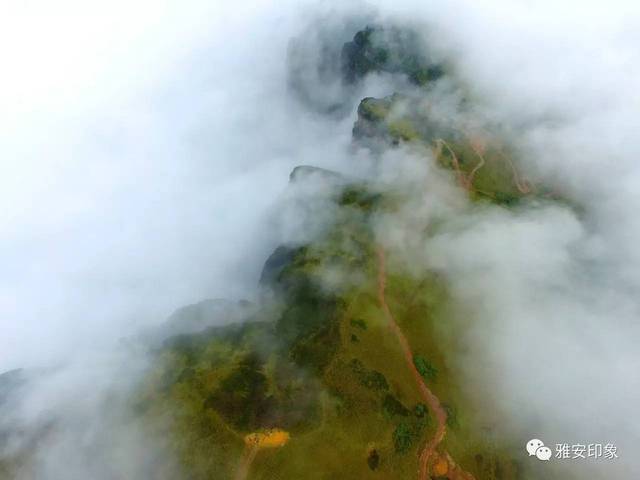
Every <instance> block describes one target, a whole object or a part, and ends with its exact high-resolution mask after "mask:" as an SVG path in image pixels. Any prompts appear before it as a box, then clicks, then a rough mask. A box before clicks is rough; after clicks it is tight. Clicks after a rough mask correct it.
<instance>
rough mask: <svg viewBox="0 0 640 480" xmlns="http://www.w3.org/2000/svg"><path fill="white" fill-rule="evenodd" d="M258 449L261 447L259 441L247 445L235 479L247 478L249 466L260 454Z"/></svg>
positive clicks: (242, 479)
mask: <svg viewBox="0 0 640 480" xmlns="http://www.w3.org/2000/svg"><path fill="white" fill-rule="evenodd" d="M258 450H260V447H259V445H258V444H257V443H255V444H253V445H247V446H246V447H245V449H244V454H243V455H242V460H241V461H240V466H239V467H238V471H237V472H236V477H235V480H245V479H246V478H247V475H248V474H249V468H250V467H251V464H252V463H253V461H254V460H255V458H256V455H257V454H258Z"/></svg>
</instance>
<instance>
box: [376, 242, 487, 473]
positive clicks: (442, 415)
mask: <svg viewBox="0 0 640 480" xmlns="http://www.w3.org/2000/svg"><path fill="white" fill-rule="evenodd" d="M377 255H378V301H379V303H380V308H382V311H383V312H384V315H385V317H386V319H387V321H388V322H389V327H390V328H391V330H392V331H393V333H394V334H395V335H396V338H397V339H398V343H400V348H401V349H402V353H403V354H404V358H405V361H406V362H407V367H408V368H409V370H411V373H412V374H413V377H414V379H415V381H416V384H417V386H418V389H419V391H420V395H421V396H422V398H423V399H424V401H425V403H426V404H427V406H428V407H429V409H430V410H431V411H432V412H433V413H434V415H435V417H436V422H437V424H436V431H435V433H434V435H433V438H431V440H429V441H428V442H427V443H426V445H425V446H424V448H423V449H422V452H421V453H420V462H419V463H420V468H419V476H418V479H419V480H428V479H429V465H430V461H431V459H432V457H436V456H439V455H438V453H437V452H436V448H437V447H438V445H440V443H441V442H442V440H443V439H444V436H445V435H446V433H447V413H446V411H445V410H444V408H443V407H442V404H441V403H440V400H439V399H438V397H437V396H436V395H435V394H434V393H433V392H432V391H431V390H430V389H429V387H428V386H427V384H426V383H425V381H424V379H423V378H422V375H420V373H419V372H418V370H417V369H416V366H415V364H414V362H413V352H412V351H411V346H410V345H409V341H408V340H407V337H405V335H404V333H403V332H402V329H401V328H400V326H399V325H398V322H396V320H395V318H394V317H393V314H392V313H391V309H390V308H389V305H388V304H387V300H386V296H385V290H386V283H387V273H386V257H385V253H384V250H383V249H382V248H380V247H378V249H377ZM442 458H444V459H445V461H446V464H447V471H448V472H449V473H448V476H447V478H450V479H462V480H475V479H474V477H473V475H471V474H470V473H468V472H465V471H464V470H462V469H461V468H460V467H459V466H458V465H456V463H455V462H454V461H453V459H452V458H451V456H450V455H449V454H448V453H446V452H445V454H444V455H443V456H442Z"/></svg>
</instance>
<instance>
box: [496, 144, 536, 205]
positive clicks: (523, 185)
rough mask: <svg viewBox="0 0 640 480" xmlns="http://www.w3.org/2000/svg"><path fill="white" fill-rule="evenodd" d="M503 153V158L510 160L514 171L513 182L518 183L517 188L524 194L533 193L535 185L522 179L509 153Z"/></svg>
mask: <svg viewBox="0 0 640 480" xmlns="http://www.w3.org/2000/svg"><path fill="white" fill-rule="evenodd" d="M501 155H502V157H503V158H505V159H506V160H507V162H509V165H510V166H511V171H512V172H513V183H515V184H516V188H517V189H518V191H519V192H520V193H522V194H523V195H527V194H528V193H531V192H532V190H533V187H532V186H531V184H530V183H529V182H528V181H527V180H521V179H520V175H519V174H518V169H517V168H516V166H515V165H514V163H513V160H511V157H509V156H508V155H505V154H504V153H501Z"/></svg>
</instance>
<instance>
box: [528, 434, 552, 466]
mask: <svg viewBox="0 0 640 480" xmlns="http://www.w3.org/2000/svg"><path fill="white" fill-rule="evenodd" d="M526 448H527V452H528V453H529V456H530V457H533V456H534V455H535V456H536V457H537V458H538V460H542V461H543V462H547V461H549V460H550V459H551V449H550V448H549V447H545V446H544V442H543V441H542V440H538V439H537V438H534V439H532V440H529V441H528V442H527V446H526Z"/></svg>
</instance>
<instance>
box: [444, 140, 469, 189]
mask: <svg viewBox="0 0 640 480" xmlns="http://www.w3.org/2000/svg"><path fill="white" fill-rule="evenodd" d="M443 146H444V147H447V150H449V153H450V154H451V160H452V161H453V166H454V168H455V170H456V176H457V178H458V183H459V184H460V185H461V186H462V187H464V188H465V189H467V190H469V189H470V188H471V184H470V183H469V179H468V178H467V177H466V175H465V174H464V172H463V171H462V169H461V168H460V161H459V160H458V156H457V155H456V153H455V152H454V151H453V149H452V148H451V146H450V145H449V144H448V143H447V142H445V141H444V139H442V138H439V139H437V140H436V148H437V150H436V152H437V153H436V155H437V156H438V157H439V156H440V153H441V152H442V147H443Z"/></svg>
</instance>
